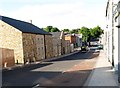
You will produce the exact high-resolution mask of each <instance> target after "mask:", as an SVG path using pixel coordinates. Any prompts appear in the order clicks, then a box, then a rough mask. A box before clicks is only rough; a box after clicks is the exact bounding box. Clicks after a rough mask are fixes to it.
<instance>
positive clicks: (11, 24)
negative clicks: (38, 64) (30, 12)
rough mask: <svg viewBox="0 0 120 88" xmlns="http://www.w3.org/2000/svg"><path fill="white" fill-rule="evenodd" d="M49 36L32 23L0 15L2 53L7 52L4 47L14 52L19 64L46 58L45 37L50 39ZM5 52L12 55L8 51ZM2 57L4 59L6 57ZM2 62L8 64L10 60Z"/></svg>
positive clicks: (15, 60) (0, 46)
mask: <svg viewBox="0 0 120 88" xmlns="http://www.w3.org/2000/svg"><path fill="white" fill-rule="evenodd" d="M49 36H51V34H49V33H47V32H45V31H44V30H42V29H40V28H38V27H37V26H35V25H33V24H31V23H27V22H24V21H20V20H16V19H12V18H8V17H5V16H0V40H1V44H0V48H1V50H2V53H5V51H4V50H3V49H7V50H8V49H9V51H10V50H11V53H12V52H14V57H13V58H14V62H15V63H17V64H18V63H24V64H25V63H27V62H33V61H39V60H41V59H45V57H46V56H45V50H44V49H45V38H47V37H48V38H47V41H48V40H49V38H50V37H49ZM50 40H51V39H50ZM50 40H49V41H50ZM47 43H50V42H47ZM5 54H6V56H8V57H10V56H9V55H8V53H5ZM1 56H3V54H1ZM2 59H3V61H4V59H5V58H3V57H2ZM2 63H3V64H5V65H6V63H9V62H2ZM5 65H3V66H5ZM6 67H7V66H6Z"/></svg>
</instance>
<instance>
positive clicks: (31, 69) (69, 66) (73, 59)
mask: <svg viewBox="0 0 120 88" xmlns="http://www.w3.org/2000/svg"><path fill="white" fill-rule="evenodd" d="M98 54H99V53H94V52H93V51H92V52H90V51H89V52H87V53H81V52H78V53H75V54H72V55H69V56H65V57H62V58H59V59H56V60H51V61H46V62H43V63H38V64H34V65H30V66H26V67H22V68H19V69H15V70H14V69H13V70H9V71H4V72H2V85H3V86H12V87H13V86H29V87H31V88H32V87H33V88H39V87H37V86H82V85H83V84H84V82H85V81H86V80H87V77H88V75H89V74H90V72H91V71H92V69H86V68H89V67H91V68H92V67H93V65H94V64H95V60H94V58H95V57H97V56H98Z"/></svg>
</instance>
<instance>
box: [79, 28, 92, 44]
mask: <svg viewBox="0 0 120 88" xmlns="http://www.w3.org/2000/svg"><path fill="white" fill-rule="evenodd" d="M79 33H81V34H82V40H83V42H87V41H90V37H91V35H90V30H89V29H88V28H87V27H82V28H81V29H80V31H79Z"/></svg>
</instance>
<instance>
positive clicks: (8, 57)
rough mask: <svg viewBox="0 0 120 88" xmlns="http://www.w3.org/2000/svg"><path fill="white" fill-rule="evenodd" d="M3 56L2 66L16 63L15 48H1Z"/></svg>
mask: <svg viewBox="0 0 120 88" xmlns="http://www.w3.org/2000/svg"><path fill="white" fill-rule="evenodd" d="M0 51H1V56H2V58H1V59H0V61H1V64H2V65H1V67H11V66H14V65H15V60H14V50H13V49H6V48H0Z"/></svg>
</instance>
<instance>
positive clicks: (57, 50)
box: [51, 32, 62, 57]
mask: <svg viewBox="0 0 120 88" xmlns="http://www.w3.org/2000/svg"><path fill="white" fill-rule="evenodd" d="M51 34H52V39H53V55H54V56H55V57H56V56H60V55H61V53H62V48H61V47H62V42H61V39H60V36H61V32H51Z"/></svg>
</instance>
